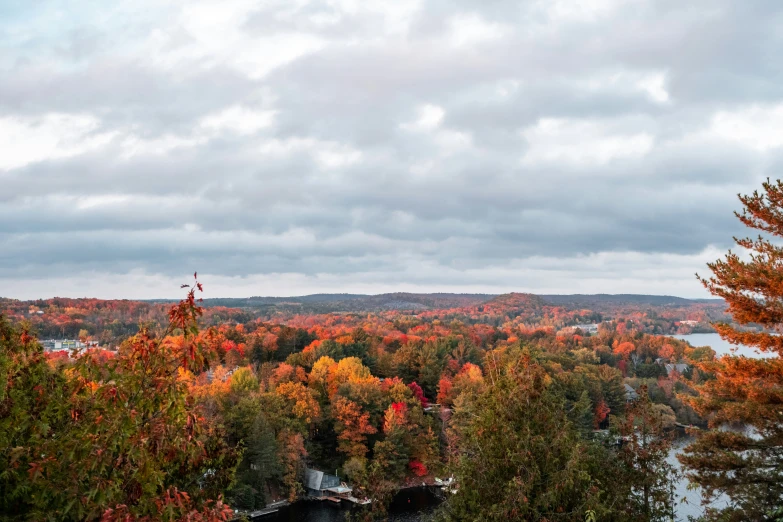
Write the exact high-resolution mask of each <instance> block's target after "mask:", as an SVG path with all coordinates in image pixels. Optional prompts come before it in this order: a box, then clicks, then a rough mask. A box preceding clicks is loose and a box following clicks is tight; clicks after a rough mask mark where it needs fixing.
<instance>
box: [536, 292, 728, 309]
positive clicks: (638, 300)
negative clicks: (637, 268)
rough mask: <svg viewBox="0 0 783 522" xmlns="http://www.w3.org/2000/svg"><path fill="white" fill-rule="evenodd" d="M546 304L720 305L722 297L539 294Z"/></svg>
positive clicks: (588, 305) (586, 305) (587, 305)
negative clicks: (689, 297)
mask: <svg viewBox="0 0 783 522" xmlns="http://www.w3.org/2000/svg"><path fill="white" fill-rule="evenodd" d="M540 297H541V298H542V299H543V300H544V301H545V302H546V303H547V304H550V305H555V306H585V307H590V306H595V305H614V306H617V305H642V306H643V305H647V306H672V305H673V306H688V305H693V304H697V303H702V304H715V305H720V304H722V303H723V299H686V298H684V297H675V296H672V295H643V294H572V295H541V296H540Z"/></svg>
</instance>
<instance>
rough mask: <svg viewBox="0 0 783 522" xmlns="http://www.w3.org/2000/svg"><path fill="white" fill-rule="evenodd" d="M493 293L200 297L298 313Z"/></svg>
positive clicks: (466, 302) (471, 301) (476, 298)
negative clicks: (297, 310) (297, 311)
mask: <svg viewBox="0 0 783 522" xmlns="http://www.w3.org/2000/svg"><path fill="white" fill-rule="evenodd" d="M493 297H495V296H494V295H492V294H447V293H435V294H414V293H408V292H395V293H390V294H378V295H366V294H312V295H303V296H292V297H271V296H270V297H261V296H255V297H240V298H213V299H204V302H203V303H202V304H203V305H204V306H226V307H229V308H250V309H269V308H277V309H283V310H287V311H294V310H296V309H301V311H302V313H326V312H371V311H381V310H433V309H442V308H461V307H468V306H476V305H479V304H482V303H485V302H486V301H488V300H490V299H492V298H493ZM150 301H151V302H155V303H169V302H174V300H173V299H153V300H150Z"/></svg>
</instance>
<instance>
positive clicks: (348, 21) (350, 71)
mask: <svg viewBox="0 0 783 522" xmlns="http://www.w3.org/2000/svg"><path fill="white" fill-rule="evenodd" d="M550 4H551V3H548V2H524V3H519V2H510V1H509V2H505V1H492V2H483V3H481V4H477V3H475V2H445V1H444V2H427V3H423V4H421V8H420V9H419V10H418V11H417V12H415V13H413V15H412V19H411V24H410V26H409V27H408V30H407V32H404V33H402V34H400V33H399V32H397V33H394V34H393V35H391V36H384V35H385V33H384V31H385V29H386V25H385V24H386V23H387V21H386V20H385V19H384V16H383V14H382V13H378V12H369V11H368V10H358V11H356V12H350V13H348V12H339V11H338V10H336V8H335V7H334V6H331V7H330V6H327V5H326V4H320V3H318V2H315V3H312V4H310V5H309V6H308V7H305V8H303V9H300V10H299V11H292V10H291V7H290V6H289V5H288V3H287V2H285V3H279V4H269V3H267V4H264V6H262V7H259V9H258V10H255V11H252V12H251V13H249V14H248V16H247V17H246V18H245V19H243V20H240V21H239V22H238V26H237V27H236V31H237V34H238V35H240V36H241V37H242V38H250V39H252V38H254V37H256V36H269V35H276V34H289V33H291V32H297V33H306V34H311V35H316V36H318V37H319V38H321V39H323V41H324V42H325V44H324V46H323V47H322V48H320V49H318V50H316V51H311V52H307V53H305V54H304V55H302V56H300V57H298V58H296V59H294V60H292V61H290V62H289V63H287V64H284V65H282V66H280V67H278V68H276V69H274V70H272V71H271V72H269V73H268V74H266V75H263V76H260V77H256V76H253V77H251V76H250V75H249V74H247V73H248V71H242V70H241V69H239V68H237V67H236V66H234V65H232V64H229V63H221V62H220V61H219V60H216V59H214V58H209V57H206V58H203V59H197V58H193V59H190V60H185V61H182V62H177V60H175V59H172V63H171V64H170V65H168V66H165V67H164V66H162V65H158V66H152V65H151V64H150V57H147V56H144V55H142V54H138V52H137V54H134V53H133V52H132V51H128V50H127V49H133V46H132V45H129V44H128V42H124V41H119V40H116V38H120V37H122V38H127V37H128V35H137V36H138V37H139V38H142V37H146V36H149V35H150V34H152V33H154V32H155V31H156V30H161V31H163V32H165V34H167V35H169V36H168V40H167V43H166V46H167V47H166V52H175V51H176V52H178V51H183V52H185V51H187V50H188V49H190V48H191V46H194V45H196V40H197V39H196V37H195V36H194V35H192V34H190V33H188V30H187V29H186V28H185V27H184V26H179V25H177V19H176V17H174V18H171V19H169V18H165V19H164V18H161V19H160V20H159V21H158V22H155V23H154V24H152V25H143V24H142V25H139V26H134V27H133V28H131V29H127V30H125V31H124V32H123V33H122V34H121V36H116V37H115V36H112V34H111V33H110V32H107V31H102V30H100V28H94V27H84V28H81V29H77V30H76V31H74V32H72V33H70V36H69V37H68V38H67V39H66V40H65V41H63V42H59V43H57V45H56V46H55V48H54V49H53V50H51V53H48V54H47V53H44V54H42V56H41V57H40V59H37V60H36V59H30V58H29V56H27V55H29V52H28V51H25V53H24V54H25V56H27V58H26V59H24V60H21V59H20V60H16V61H13V60H12V61H10V62H8V63H11V65H10V69H8V70H5V71H2V73H3V74H4V77H5V78H7V81H4V82H2V83H0V122H1V121H2V118H3V117H5V118H21V119H24V118H28V119H29V118H36V117H40V116H43V115H46V114H49V113H67V114H89V115H92V116H94V117H95V118H96V119H97V120H98V121H99V122H100V125H99V126H98V128H96V129H93V130H91V131H90V135H89V136H91V137H95V136H99V135H110V136H111V137H110V138H108V139H107V141H106V143H104V144H102V145H100V146H98V147H96V148H93V149H91V150H87V151H84V152H81V153H79V154H76V155H73V156H71V157H64V158H63V157H60V158H48V159H44V160H41V161H35V162H31V163H29V164H28V165H25V166H22V167H17V168H14V169H8V170H5V171H3V170H0V281H2V280H3V278H6V279H14V278H17V279H26V278H29V279H31V280H32V279H35V278H40V277H43V276H45V277H49V278H52V279H63V278H69V277H72V276H74V275H75V274H81V273H84V272H101V273H109V274H125V273H127V272H130V271H133V270H139V269H140V270H142V271H144V272H146V273H150V274H164V275H166V276H172V277H173V276H174V275H175V274H178V273H179V272H181V271H182V270H183V268H185V267H187V269H188V270H189V269H190V267H195V268H197V269H198V270H199V271H201V272H205V273H212V274H215V275H221V276H248V277H253V276H254V275H257V274H272V273H298V274H305V275H308V276H313V275H315V274H329V275H334V276H335V277H345V278H350V277H351V275H352V274H354V275H356V277H357V280H361V281H364V282H366V281H369V280H372V279H373V278H374V280H377V281H378V282H379V283H380V282H383V283H385V282H389V281H391V282H394V283H399V284H407V283H410V284H417V285H422V284H423V285H426V284H428V282H429V283H431V284H433V285H435V284H441V283H442V284H448V285H453V288H454V289H459V288H461V287H468V286H470V285H473V284H485V285H486V284H492V285H495V286H498V285H502V283H503V281H504V279H503V278H505V277H507V275H503V274H504V272H503V271H504V270H508V269H513V267H525V266H529V265H528V264H529V263H532V261H531V260H534V259H536V258H539V257H545V258H550V259H563V260H570V261H568V263H566V262H564V264H563V268H562V270H561V272H560V273H561V274H562V277H563V281H571V282H572V281H573V279H574V278H575V277H578V274H579V268H578V266H579V260H580V259H582V257H583V256H590V255H608V256H610V257H611V256H615V258H616V259H623V257H622V256H624V255H626V254H627V253H628V252H638V253H640V255H642V256H644V258H645V259H646V261H645V262H647V263H654V262H655V259H657V258H660V257H661V256H665V255H675V256H681V258H682V259H685V258H686V257H687V256H695V255H697V254H699V253H700V252H702V251H704V250H705V249H707V248H708V247H710V246H715V247H717V248H721V249H725V248H726V247H728V246H729V245H730V243H731V236H732V235H741V234H742V233H743V231H742V228H741V227H740V225H739V224H738V223H737V222H736V220H735V219H734V217H733V216H732V211H733V210H735V209H736V208H737V206H738V202H737V200H736V193H737V192H743V191H748V190H752V189H753V188H755V187H756V185H757V184H758V181H759V180H760V179H762V178H763V177H764V176H766V175H772V176H775V174H776V170H777V169H778V167H779V166H780V164H781V161H780V158H781V156H780V152H779V150H774V149H773V150H769V151H766V152H765V151H762V150H755V149H752V148H749V147H747V146H746V145H743V144H741V143H733V142H731V140H729V139H728V138H725V137H723V138H721V137H716V136H713V135H710V126H711V123H712V121H713V117H714V116H715V114H716V113H717V112H718V111H732V110H741V109H743V108H745V107H747V106H748V105H749V104H754V103H757V104H776V103H781V102H782V101H783V92H781V91H780V89H781V88H780V85H783V83H782V82H781V80H783V78H781V77H780V71H779V70H778V68H777V67H776V55H775V54H774V53H776V51H777V49H779V48H780V45H779V44H780V38H781V37H780V36H779V34H780V31H779V30H778V27H779V23H780V17H781V11H782V8H780V7H778V4H777V3H776V2H762V1H750V2H743V3H741V4H740V3H736V2H730V1H729V0H725V1H720V2H716V1H707V0H703V1H700V2H696V3H689V4H688V5H687V6H686V5H685V4H682V3H681V2H675V1H666V2H652V1H642V0H633V1H629V2H625V3H624V2H619V1H618V2H617V4H618V7H617V8H616V10H614V11H611V10H610V11H608V12H605V13H599V14H597V15H595V16H593V17H590V16H582V17H577V18H575V19H569V20H565V21H563V20H560V21H558V20H556V19H548V18H547V16H546V7H547V5H550ZM610 4H611V3H610ZM457 15H465V16H469V15H478V16H480V17H481V18H482V19H483V20H484V21H486V22H487V23H497V24H500V25H502V26H503V28H504V32H503V33H502V34H499V35H498V37H497V38H488V39H486V40H485V41H482V42H478V43H475V44H469V45H464V46H462V47H459V48H456V47H451V46H450V44H449V43H448V42H447V40H448V31H450V30H451V29H450V26H449V19H450V17H453V16H457ZM324 20H327V21H326V22H324ZM134 23H136V22H134ZM145 23H146V22H145ZM131 43H132V42H131ZM126 44H127V45H126ZM14 51H15V50H14V49H9V48H7V47H6V48H4V49H2V48H0V53H2V54H3V55H5V56H13V54H14ZM242 51H245V49H239V48H237V52H242ZM19 54H20V55H21V54H22V52H21V50H19ZM52 56H57V60H58V62H57V66H56V67H52V66H51V61H50V60H52V58H51V57H52ZM6 61H7V60H6ZM0 63H5V62H0ZM655 75H663V84H662V85H659V86H658V88H663V89H665V90H666V92H667V93H668V100H661V99H658V100H656V99H655V96H654V94H655V92H651V91H650V90H646V89H654V88H655V86H653V87H649V86H648V87H645V83H644V82H645V81H652V80H651V78H653V79H654V78H655ZM426 104H430V105H435V106H438V107H441V108H442V110H443V118H442V120H441V121H439V122H429V125H430V127H426V125H425V127H424V128H420V129H418V130H417V129H416V128H415V126H413V124H414V122H415V121H416V119H417V118H418V117H419V115H420V112H419V111H420V110H421V108H422V107H423V106H424V105H426ZM233 106H242V107H245V108H249V109H257V110H272V111H274V117H273V120H272V124H271V125H270V126H268V127H259V128H255V129H251V130H249V131H243V132H234V131H232V130H230V129H227V130H223V131H217V132H207V131H205V130H204V129H200V128H198V122H200V121H201V120H202V119H203V118H204V117H205V116H208V115H210V114H214V113H216V112H219V111H221V110H224V109H227V108H229V107H233ZM542 120H548V121H555V122H561V124H562V125H563V126H564V127H563V129H560V130H558V129H557V128H555V129H554V130H552V129H548V128H545V127H540V128H539V127H537V125H539V124H541V122H542ZM580 125H584V126H582V127H580ZM781 125H783V122H781ZM574 129H576V130H574ZM580 129H581V130H580ZM537 132H538V134H536V133H537ZM558 132H560V133H561V134H558ZM548 133H549V134H548ZM574 133H576V134H574ZM580 133H581V134H580ZM639 136H641V137H642V138H640V139H641V140H642V141H641V142H638V141H637V142H634V141H633V139H634V137H639ZM87 137H88V136H85V139H86V138H87ZM169 138H172V139H179V140H182V142H183V144H182V145H181V146H179V147H173V148H171V149H169V150H163V151H157V152H155V151H150V150H146V149H144V147H142V148H141V150H140V151H139V152H137V153H136V154H135V155H134V154H129V152H128V147H129V145H128V143H129V142H133V141H134V140H136V141H141V142H144V141H145V140H151V141H154V140H166V139H169ZM0 140H2V128H0ZM612 140H614V141H612ZM645 140H647V141H645ZM189 142H190V144H188V143H189ZM0 144H2V141H0ZM601 147H604V148H605V150H600V149H601ZM633 147H637V148H638V150H631V149H633ZM148 148H149V147H148ZM596 149H598V150H596ZM535 154H539V156H537V157H538V158H539V159H535V158H534V159H532V160H531V159H530V158H531V156H528V155H535ZM569 155H570V156H569ZM526 158H527V159H526ZM116 196H124V199H123V198H119V199H111V198H112V197H116ZM101 198H104V199H103V200H102V199H101ZM689 259H690V258H689ZM526 263H528V264H526ZM569 263H571V264H569ZM433 267H434V268H433ZM438 267H441V268H442V273H440V272H439V270H438ZM509 267H511V268H509ZM700 268H701V267H688V268H687V270H685V269H684V270H683V273H684V274H686V275H685V276H683V277H690V274H692V272H693V271H695V270H697V269H700ZM634 270H635V272H633V274H635V275H632V276H631V277H636V278H641V279H643V278H645V277H647V276H646V275H644V271H643V270H641V269H639V267H638V266H637V267H635V268H634ZM547 273H548V275H547V277H549V278H550V279H549V280H548V282H547V284H545V285H542V286H546V287H547V288H548V289H549V290H550V291H551V289H552V288H554V287H556V286H557V285H558V282H557V280H556V277H555V275H556V274H557V273H558V272H557V270H552V271H549V272H547ZM460 274H462V275H463V276H464V279H460ZM575 274H576V275H575ZM364 278H369V279H364ZM526 280H527V279H526ZM520 281H521V280H520ZM439 288H440V287H439ZM314 290H317V288H314ZM619 290H620V289H618V291H619ZM675 290H676V289H675ZM561 291H563V292H567V291H569V289H568V288H562V290H561ZM0 293H1V292H0Z"/></svg>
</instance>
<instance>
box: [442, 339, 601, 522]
mask: <svg viewBox="0 0 783 522" xmlns="http://www.w3.org/2000/svg"><path fill="white" fill-rule="evenodd" d="M488 378H489V379H491V382H492V384H491V385H490V386H488V387H487V389H486V391H484V392H483V393H481V394H480V395H478V396H476V397H475V398H472V399H469V398H467V397H466V396H465V395H464V394H463V395H461V396H460V397H459V399H458V400H457V402H456V405H455V411H454V416H453V418H452V434H453V440H455V441H456V447H454V448H452V450H453V452H454V457H453V458H454V460H453V463H452V466H451V468H452V471H453V473H454V476H455V478H456V483H457V487H458V491H457V493H456V494H454V495H453V496H451V497H450V498H449V500H448V502H447V503H446V505H445V507H444V508H443V509H442V511H441V513H440V517H441V518H442V519H445V520H498V521H500V520H502V521H508V520H574V521H576V520H579V521H581V520H584V517H585V513H586V512H587V511H588V510H591V509H593V510H598V511H599V512H602V513H603V512H605V510H603V509H602V498H601V497H602V492H601V484H600V483H599V481H598V480H596V479H595V478H593V477H591V468H592V467H593V466H594V465H595V463H594V462H592V461H591V454H592V453H591V448H590V446H591V443H589V442H587V441H585V440H583V439H581V438H580V436H579V432H578V430H577V429H576V428H575V427H574V426H573V424H572V423H571V422H570V421H569V420H568V418H567V414H566V411H565V408H564V400H563V398H562V397H561V396H558V395H557V394H556V393H554V391H553V390H552V389H551V387H550V383H551V378H550V377H549V376H548V375H547V373H546V371H545V370H544V368H543V367H542V366H540V365H539V364H538V363H537V362H535V361H533V360H532V359H531V357H530V355H529V354H523V355H522V356H521V357H520V358H519V360H518V361H516V362H515V363H513V364H508V365H506V366H504V367H501V368H499V369H497V370H493V371H492V372H491V374H490V376H489V377H488Z"/></svg>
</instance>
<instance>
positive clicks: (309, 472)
mask: <svg viewBox="0 0 783 522" xmlns="http://www.w3.org/2000/svg"><path fill="white" fill-rule="evenodd" d="M323 479H324V472H323V471H318V470H317V469H310V468H307V469H306V470H305V479H304V483H305V486H306V487H308V488H310V489H321V481H323Z"/></svg>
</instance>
